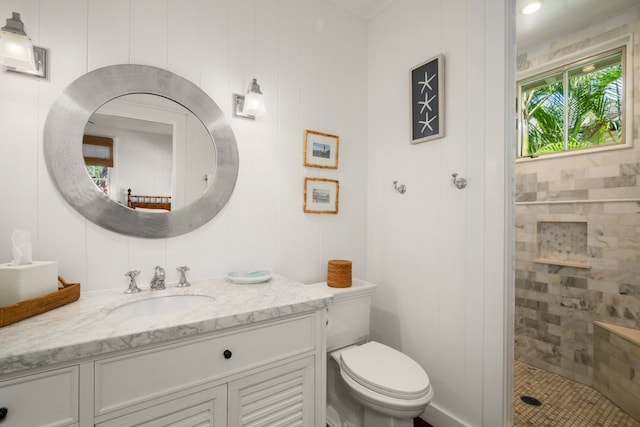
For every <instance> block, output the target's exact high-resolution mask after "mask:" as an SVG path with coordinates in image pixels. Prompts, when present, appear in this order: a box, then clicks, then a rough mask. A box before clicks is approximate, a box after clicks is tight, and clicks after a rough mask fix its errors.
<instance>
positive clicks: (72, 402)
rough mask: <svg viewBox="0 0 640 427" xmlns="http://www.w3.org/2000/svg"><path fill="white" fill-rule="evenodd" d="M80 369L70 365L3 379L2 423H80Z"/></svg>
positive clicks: (59, 425) (0, 396) (0, 394)
mask: <svg viewBox="0 0 640 427" xmlns="http://www.w3.org/2000/svg"><path fill="white" fill-rule="evenodd" d="M78 372H79V369H78V366H70V367H67V368H62V369H55V370H51V371H47V372H41V373H38V374H33V375H26V376H21V377H17V378H13V379H9V380H6V381H2V382H0V408H2V409H3V410H4V411H6V413H4V411H2V416H0V418H2V419H0V425H1V426H2V427H5V426H6V427H12V426H15V427H19V426H20V427H22V426H25V427H26V426H44V425H46V426H51V427H54V426H55V427H62V426H77V425H79V424H78V422H79V390H78V386H79V382H78V379H79V375H78Z"/></svg>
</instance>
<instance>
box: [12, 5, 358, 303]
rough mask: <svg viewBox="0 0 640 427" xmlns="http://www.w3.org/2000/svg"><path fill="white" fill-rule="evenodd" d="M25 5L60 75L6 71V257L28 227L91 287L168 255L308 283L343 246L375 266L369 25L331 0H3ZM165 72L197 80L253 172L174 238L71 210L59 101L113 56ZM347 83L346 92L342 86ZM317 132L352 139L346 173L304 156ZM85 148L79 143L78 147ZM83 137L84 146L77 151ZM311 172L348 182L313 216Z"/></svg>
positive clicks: (345, 147) (37, 247)
mask: <svg viewBox="0 0 640 427" xmlns="http://www.w3.org/2000/svg"><path fill="white" fill-rule="evenodd" d="M12 11H17V12H21V13H22V18H23V20H24V22H25V24H26V29H27V31H28V33H29V35H30V36H31V38H32V39H33V41H34V43H35V44H37V45H41V46H44V47H46V48H48V49H49V52H50V57H51V78H50V81H48V82H46V81H38V80H35V79H29V78H25V77H21V76H15V75H8V74H4V73H0V132H1V135H2V139H1V141H0V179H1V181H0V182H2V184H1V185H0V199H1V200H3V203H2V206H3V208H2V212H1V213H0V218H1V219H2V220H1V221H0V242H4V243H0V262H6V261H9V260H10V258H11V253H10V245H9V237H10V235H11V232H12V230H14V229H16V228H20V229H24V230H27V231H30V232H31V233H32V237H33V243H34V257H35V258H36V259H41V260H57V261H59V262H60V273H61V275H62V276H64V277H65V278H66V279H67V280H70V281H79V282H81V283H82V286H83V289H84V290H85V291H89V290H100V289H106V288H113V287H122V288H123V289H124V287H125V286H126V280H125V277H124V273H125V272H126V271H127V270H129V269H140V270H142V275H141V281H140V282H141V283H143V284H144V283H147V282H148V280H149V279H150V278H151V276H152V271H153V267H154V266H155V265H162V266H163V267H165V268H166V269H167V273H168V277H169V279H170V280H177V277H178V275H177V272H176V271H175V267H177V266H179V265H184V264H186V265H189V266H190V267H191V271H190V278H191V279H193V280H196V279H202V278H208V277H214V276H220V275H224V274H226V273H227V272H229V271H232V270H239V269H257V268H269V269H272V270H273V271H275V272H278V273H280V274H285V275H287V276H289V277H292V278H294V279H298V280H301V281H305V282H314V281H321V280H323V279H324V278H325V277H326V263H327V260H329V259H332V258H347V259H351V260H353V262H354V271H355V275H357V276H360V277H364V274H365V272H366V220H365V218H366V195H365V193H366V160H367V156H366V138H367V127H366V120H367V116H366V100H367V77H366V76H367V69H366V67H367V64H366V43H367V38H366V34H367V33H366V31H367V30H366V23H365V22H364V21H362V20H360V19H358V18H356V17H354V16H353V15H350V14H348V13H347V12H344V11H342V9H340V8H338V7H337V6H335V5H334V4H332V3H327V2H324V1H318V0H306V1H300V0H280V1H278V0H261V1H257V0H179V1H178V0H110V1H103V0H52V1H38V0H1V1H0V17H2V19H4V17H7V16H10V13H11V12H12ZM119 63H140V64H147V65H154V66H158V67H162V68H167V69H169V70H170V71H172V72H175V73H177V74H179V75H182V76H184V77H186V78H188V79H189V80H191V81H193V82H194V83H196V84H197V85H199V86H200V87H201V88H202V89H203V90H204V91H205V92H207V93H208V94H209V95H210V96H211V97H212V98H213V100H214V101H216V102H217V103H218V105H219V106H220V107H221V108H222V110H223V112H224V113H225V116H226V117H227V118H228V120H229V121H230V123H231V126H232V128H233V130H234V132H235V134H236V139H237V141H238V148H239V151H240V174H239V177H238V182H237V185H236V189H235V192H234V194H233V195H232V197H231V200H230V202H229V204H228V205H227V206H226V207H225V208H224V209H223V210H222V212H221V213H220V214H219V215H218V216H217V217H216V218H214V219H213V220H212V221H211V222H210V223H208V224H206V225H205V226H203V227H201V228H199V229H198V230H196V231H194V232H192V233H189V234H186V235H183V236H179V237H174V238H170V239H138V238H130V237H127V236H122V235H119V234H115V233H112V232H110V231H107V230H104V229H102V228H100V227H98V226H96V225H94V224H93V223H91V222H88V221H86V220H85V219H84V218H83V217H81V216H80V215H79V214H77V213H76V212H75V211H74V210H73V209H72V208H71V207H69V206H68V205H67V204H66V202H65V201H64V200H63V199H62V197H61V196H60V195H59V194H58V192H57V190H56V189H55V188H54V187H53V185H52V183H51V181H50V179H49V176H48V173H47V169H46V165H45V163H44V159H43V156H42V143H43V142H42V128H43V124H44V121H45V119H46V115H47V112H48V109H49V107H50V105H51V104H52V102H53V101H54V100H55V99H56V98H57V97H58V96H59V95H60V93H61V92H62V91H63V90H64V88H65V87H66V86H67V85H68V84H69V83H71V82H72V81H73V80H75V79H76V78H78V77H79V76H81V75H82V74H84V73H86V72H88V71H91V70H94V69H96V68H100V67H103V66H107V65H112V64H119ZM252 77H257V78H258V81H259V83H260V84H261V86H262V89H263V92H264V93H265V97H266V104H267V109H268V112H267V115H265V116H263V117H261V118H259V119H258V120H257V121H255V122H251V121H246V120H243V119H236V118H231V117H230V115H231V114H230V113H231V99H232V98H231V94H232V93H234V92H235V93H244V91H246V88H247V85H248V84H249V81H250V79H251V78H252ZM345 94H348V95H349V96H344V95H345ZM306 128H310V129H315V130H320V131H325V132H329V133H335V134H338V135H340V137H341V141H340V142H341V147H340V148H341V152H340V168H339V169H338V170H337V171H327V170H321V169H313V168H305V167H303V166H302V148H303V137H304V130H305V129H306ZM78 147H80V146H78ZM79 149H80V148H79ZM305 176H319V177H327V178H333V179H339V180H340V184H341V194H340V195H341V200H340V213H339V214H338V215H336V216H334V215H312V214H304V213H303V212H302V201H303V198H302V194H303V185H302V184H303V180H304V177H305Z"/></svg>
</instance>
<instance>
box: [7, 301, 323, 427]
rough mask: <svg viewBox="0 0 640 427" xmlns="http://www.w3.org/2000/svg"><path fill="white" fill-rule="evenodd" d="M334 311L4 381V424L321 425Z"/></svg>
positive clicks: (235, 329) (222, 331) (122, 354)
mask: <svg viewBox="0 0 640 427" xmlns="http://www.w3.org/2000/svg"><path fill="white" fill-rule="evenodd" d="M324 316H325V314H324V310H316V311H314V312H307V313H306V314H298V315H295V316H290V317H285V318H280V319H276V320H271V321H268V322H263V323H254V324H250V325H247V326H242V327H235V328H230V329H222V330H220V331H218V332H216V333H212V334H207V335H200V336H196V337H194V338H191V339H186V340H180V341H176V340H173V341H172V342H170V343H168V344H165V345H158V346H155V347H153V348H146V349H143V350H138V351H126V352H120V353H119V354H116V355H114V356H112V357H106V358H96V359H93V360H89V361H86V360H83V361H82V363H81V364H80V365H77V366H70V367H64V368H60V369H57V370H52V371H49V372H43V373H38V374H35V375H29V376H21V377H18V378H14V379H9V380H6V381H0V407H3V406H6V407H9V414H8V415H7V418H6V420H5V421H4V422H0V426H2V427H5V426H6V427H12V426H29V427H36V426H41V425H47V426H80V427H85V426H93V425H95V426H100V427H112V426H169V425H180V426H215V427H224V426H230V427H240V426H262V425H273V426H278V425H299V426H309V427H311V426H316V425H317V426H320V425H321V424H322V420H323V417H324V414H323V412H324V411H323V402H324V396H325V394H324V393H325V392H324V381H323V378H324V369H325V368H324V361H325V354H324V351H325V345H324V341H323V333H324V332H323V327H322V325H323V324H324V323H323V322H324ZM5 402H7V403H5ZM27 409H28V410H27ZM28 417H31V418H28Z"/></svg>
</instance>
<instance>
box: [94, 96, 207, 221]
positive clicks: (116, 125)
mask: <svg viewBox="0 0 640 427" xmlns="http://www.w3.org/2000/svg"><path fill="white" fill-rule="evenodd" d="M187 141H188V143H187ZM82 150H83V157H84V160H85V164H86V167H87V172H88V173H89V176H90V177H91V179H92V180H93V182H94V183H95V184H96V185H97V186H98V188H99V189H100V191H102V192H103V193H104V194H106V195H108V196H109V198H110V199H111V200H113V201H115V202H117V203H120V204H123V205H125V206H128V207H130V208H132V209H136V210H145V211H149V212H166V211H170V210H176V209H180V208H182V207H184V206H187V205H189V204H190V203H192V202H194V201H196V200H198V199H199V198H200V197H201V196H202V194H203V193H204V191H205V190H206V186H207V182H208V180H207V178H210V177H211V176H213V175H214V173H215V153H214V149H213V144H212V141H211V137H210V136H209V134H208V132H207V130H206V128H205V127H204V125H203V124H202V122H201V121H200V120H198V118H197V117H195V116H194V115H193V114H192V113H191V112H190V111H189V110H187V109H186V108H184V107H183V106H182V105H180V104H178V103H176V102H174V101H171V100H169V99H167V98H164V97H162V96H157V95H151V94H143V93H136V94H128V95H124V96H120V97H118V98H116V99H113V100H111V101H109V102H107V103H106V104H104V105H103V106H101V107H100V108H99V109H98V110H97V111H96V112H95V113H94V114H93V115H92V116H91V118H90V119H89V121H88V123H87V125H86V127H85V130H84V139H83V146H82Z"/></svg>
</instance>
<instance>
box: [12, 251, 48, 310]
mask: <svg viewBox="0 0 640 427" xmlns="http://www.w3.org/2000/svg"><path fill="white" fill-rule="evenodd" d="M57 290H58V263H57V262H55V261H34V262H32V263H31V264H26V265H11V264H0V306H3V305H10V304H15V303H17V302H20V301H24V300H28V299H31V298H36V297H39V296H40V295H44V294H49V293H51V292H56V291H57Z"/></svg>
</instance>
